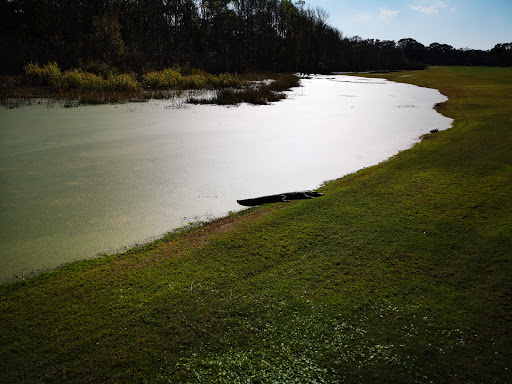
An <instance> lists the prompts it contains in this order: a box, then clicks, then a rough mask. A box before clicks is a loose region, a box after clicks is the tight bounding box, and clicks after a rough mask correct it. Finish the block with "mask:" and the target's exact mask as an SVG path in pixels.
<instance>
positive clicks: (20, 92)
mask: <svg viewBox="0 0 512 384" xmlns="http://www.w3.org/2000/svg"><path fill="white" fill-rule="evenodd" d="M24 71H25V76H24V79H25V84H18V85H17V86H14V84H11V83H12V82H11V83H9V82H8V81H6V82H5V83H4V84H5V86H4V87H2V88H5V89H4V90H3V92H2V97H1V99H2V100H7V99H13V98H15V97H24V96H25V95H26V94H27V93H32V94H34V96H37V97H40V96H44V95H46V96H47V97H51V98H56V99H71V98H73V97H74V98H75V99H76V100H78V101H79V104H80V103H81V104H104V103H112V102H123V101H137V100H140V99H143V100H147V99H149V98H167V97H169V96H170V95H172V94H173V92H176V91H182V90H199V89H206V90H211V89H223V88H231V89H238V88H241V87H244V86H246V85H247V81H246V80H244V79H243V78H242V77H240V76H238V75H232V74H210V73H207V72H205V71H203V70H199V69H194V68H190V67H176V68H166V69H163V70H161V71H150V72H148V73H146V74H144V75H143V76H141V77H140V78H139V79H138V78H137V76H136V75H135V74H130V73H120V72H119V70H118V69H117V68H114V67H110V66H107V65H105V64H102V63H94V62H93V63H88V64H86V65H84V69H71V70H68V71H65V72H62V71H61V69H60V68H59V66H58V64H57V63H55V62H50V63H47V64H46V65H43V66H39V64H37V63H29V64H27V65H26V66H25V67H24ZM27 86H28V87H29V88H28V92H27ZM30 87H31V88H30ZM26 96H28V95H26Z"/></svg>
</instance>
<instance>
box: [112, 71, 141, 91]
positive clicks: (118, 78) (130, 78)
mask: <svg viewBox="0 0 512 384" xmlns="http://www.w3.org/2000/svg"><path fill="white" fill-rule="evenodd" d="M106 87H107V88H108V89H111V90H119V91H135V90H136V89H138V88H139V82H138V81H137V79H136V78H135V76H134V75H131V74H122V75H112V76H110V77H109V78H108V80H107V82H106Z"/></svg>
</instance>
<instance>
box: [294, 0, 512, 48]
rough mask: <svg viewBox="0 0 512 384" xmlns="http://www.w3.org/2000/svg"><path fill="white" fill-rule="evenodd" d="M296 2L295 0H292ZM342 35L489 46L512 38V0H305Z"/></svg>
mask: <svg viewBox="0 0 512 384" xmlns="http://www.w3.org/2000/svg"><path fill="white" fill-rule="evenodd" d="M294 2H296V1H294ZM305 2H306V5H307V6H309V7H310V8H313V9H314V8H316V7H320V8H322V9H323V10H325V11H327V12H328V14H329V18H328V20H327V23H328V24H329V25H331V26H333V27H335V28H337V29H339V30H340V31H341V32H342V33H343V36H345V37H354V36H360V37H361V38H363V39H379V40H394V41H398V40H400V39H402V38H412V39H414V40H416V41H418V42H420V43H422V44H423V45H425V46H428V45H430V44H431V43H441V44H449V45H451V46H452V47H454V48H456V49H459V48H471V49H482V50H488V49H491V48H493V47H494V46H495V45H496V44H498V43H509V42H512V0H355V1H354V0H305Z"/></svg>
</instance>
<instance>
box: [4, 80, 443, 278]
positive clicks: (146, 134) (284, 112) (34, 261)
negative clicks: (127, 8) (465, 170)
mask: <svg viewBox="0 0 512 384" xmlns="http://www.w3.org/2000/svg"><path fill="white" fill-rule="evenodd" d="M444 100H445V97H444V96H442V95H441V94H440V93H439V92H438V91H436V90H431V89H426V88H419V87H415V86H411V85H405V84H397V83H392V82H388V81H385V80H379V79H364V78H358V77H348V76H336V77H333V76H323V77H314V78H312V79H308V80H302V86H301V87H299V88H296V89H294V90H293V91H292V92H290V94H289V98H288V99H287V100H284V101H281V102H279V103H276V104H273V105H270V106H249V105H241V106H238V107H220V106H189V105H183V104H181V103H180V102H179V101H176V100H174V101H172V100H166V101H150V102H148V103H133V104H132V103H130V104H122V105H102V106H81V107H79V108H62V107H60V106H58V105H56V106H54V107H51V108H49V107H48V106H47V105H46V104H45V103H42V104H41V105H32V106H28V107H22V108H17V109H12V110H7V109H2V110H0V197H1V200H0V220H1V221H0V282H5V281H8V280H10V279H13V278H14V276H23V275H25V274H29V273H31V272H37V271H40V270H44V269H47V268H53V267H56V266H58V265H60V264H63V263H66V262H69V261H72V260H76V259H82V258H89V257H94V256H95V255H97V254H98V253H103V252H111V251H115V250H119V249H120V248H121V247H123V246H127V245H133V244H135V243H141V242H144V241H147V240H149V239H151V238H154V237H157V236H159V235H162V234H164V233H165V232H167V231H169V230H171V229H173V228H177V227H180V226H183V225H185V224H187V223H189V222H194V221H200V220H208V219H211V218H213V217H217V216H221V215H224V214H226V213H228V212H229V211H236V210H240V209H242V208H243V207H241V206H239V205H238V204H237V202H236V200H237V199H242V198H250V197H256V196H260V195H266V194H273V193H279V192H288V191H295V190H303V189H313V188H316V187H318V186H320V185H321V184H322V182H323V181H326V180H331V179H334V178H338V177H341V176H343V175H346V174H348V173H351V172H353V171H356V170H358V169H361V168H363V167H367V166H369V165H372V164H376V163H379V162H381V161H383V160H385V159H387V158H389V157H390V156H392V155H394V154H396V153H397V152H398V151H399V150H402V149H406V148H408V147H410V146H411V145H412V144H413V143H414V142H415V141H417V140H418V137H419V136H420V135H422V134H424V133H426V132H428V131H429V130H431V129H439V130H442V129H446V128H448V127H449V126H450V124H451V120H450V119H448V118H445V117H443V116H441V115H440V114H438V113H436V112H435V111H434V109H433V105H434V104H435V103H438V102H441V101H444Z"/></svg>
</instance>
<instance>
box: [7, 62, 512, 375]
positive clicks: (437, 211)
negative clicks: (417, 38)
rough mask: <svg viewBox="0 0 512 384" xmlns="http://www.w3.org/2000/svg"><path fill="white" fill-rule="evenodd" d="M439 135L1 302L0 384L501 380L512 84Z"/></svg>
mask: <svg viewBox="0 0 512 384" xmlns="http://www.w3.org/2000/svg"><path fill="white" fill-rule="evenodd" d="M376 76H379V77H387V78H390V79H392V80H397V81H407V82H410V83H413V84H418V85H422V86H428V87H433V88H437V89H440V90H441V92H442V93H444V94H445V95H446V96H448V97H449V100H448V101H447V102H446V103H443V104H441V105H439V106H438V109H439V110H440V111H441V112H442V113H444V114H446V115H447V116H450V117H452V118H453V119H454V120H455V121H454V125H453V128H452V129H450V130H448V131H444V132H437V133H432V134H429V135H427V136H426V137H425V138H424V140H423V141H422V142H421V143H419V144H417V145H416V146H414V147H413V148H412V149H410V150H407V151H404V152H401V153H400V154H398V155H397V156H395V157H394V158H392V159H390V160H388V161H386V162H384V163H381V164H379V165H377V166H374V167H371V168H367V169H364V170H361V171H359V172H356V173H354V174H352V175H349V176H346V177H344V178H342V179H339V180H335V181H332V182H329V183H326V184H325V186H324V187H323V188H322V192H324V193H325V196H323V197H321V198H317V199H313V200H303V201H297V202H292V203H283V204H278V205H272V206H263V207H259V208H254V209H249V210H246V211H243V212H242V213H239V214H234V215H231V216H229V217H226V218H223V219H219V220H216V221H214V222H212V223H209V224H207V225H204V226H200V227H195V228H190V229H187V230H183V231H181V233H176V234H170V235H169V236H168V237H167V238H165V239H162V240H161V241H159V242H155V243H154V244H151V245H147V246H145V247H142V248H139V249H134V250H132V251H130V252H128V253H127V254H124V255H116V256H111V257H106V258H101V259H95V260H90V261H85V262H80V263H74V264H70V265H68V266H65V267H63V268H61V269H59V270H57V271H54V272H52V273H48V274H44V275H41V276H38V277H36V278H33V279H31V280H29V281H26V282H20V283H17V284H12V285H7V286H3V287H2V288H1V290H0V325H1V330H2V331H1V333H0V335H1V336H0V382H2V383H3V382H5V383H15V382H16V383H22V382H66V383H73V382H80V383H83V382H112V383H114V382H115V383H117V382H149V383H155V382H156V383H158V382H162V383H165V382H170V383H322V382H326V383H331V382H342V383H399V382H401V383H430V382H433V383H509V382H512V372H511V371H512V353H511V350H512V348H511V347H512V264H511V261H512V215H511V212H512V202H511V199H510V196H511V195H512V132H511V129H512V124H511V123H512V119H511V112H512V72H511V70H510V69H509V68H503V69H493V70H484V69H479V68H476V69H473V68H469V69H468V68H447V67H442V68H441V67H439V68H436V67H434V68H431V69H430V70H428V71H418V72H400V73H397V74H386V75H376Z"/></svg>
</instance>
